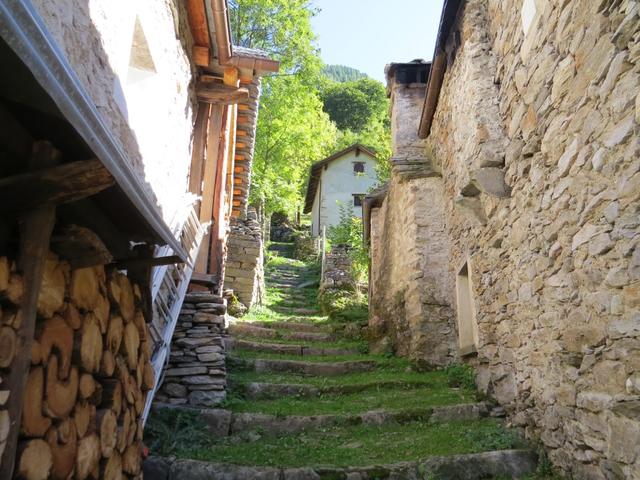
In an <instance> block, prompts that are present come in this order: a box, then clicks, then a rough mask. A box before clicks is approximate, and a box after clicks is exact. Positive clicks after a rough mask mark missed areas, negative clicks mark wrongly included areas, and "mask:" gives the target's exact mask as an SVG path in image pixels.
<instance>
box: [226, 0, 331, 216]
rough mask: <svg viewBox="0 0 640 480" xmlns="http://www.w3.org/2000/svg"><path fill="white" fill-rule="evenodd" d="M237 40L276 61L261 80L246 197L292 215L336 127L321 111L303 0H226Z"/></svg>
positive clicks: (308, 11) (318, 70) (309, 13)
mask: <svg viewBox="0 0 640 480" xmlns="http://www.w3.org/2000/svg"><path fill="white" fill-rule="evenodd" d="M229 6H230V8H231V9H232V14H231V16H230V17H231V20H230V21H231V29H232V35H233V40H234V42H235V43H236V44H238V45H241V46H243V47H248V48H258V49H261V50H264V51H265V52H267V53H268V54H269V55H270V56H271V57H273V58H276V59H278V60H280V62H281V69H280V73H279V74H276V75H273V76H268V77H265V78H264V79H263V82H262V98H261V100H260V112H259V115H258V127H257V135H256V146H255V153H254V159H253V171H252V181H251V191H250V200H251V202H252V203H253V204H254V205H258V206H260V207H262V208H264V213H265V214H266V215H265V216H266V217H267V218H268V217H269V216H270V214H271V213H273V212H275V211H285V212H287V213H288V214H289V215H291V216H293V214H294V213H295V212H296V211H298V210H299V209H300V207H301V206H302V195H303V191H304V185H305V180H306V174H307V171H308V169H309V166H310V164H311V163H312V162H314V161H316V160H317V159H319V158H323V157H324V156H326V155H328V153H329V152H330V151H331V149H332V148H333V146H334V145H335V141H336V134H337V132H336V128H335V126H334V125H333V124H332V123H331V121H330V120H329V117H328V116H327V114H326V113H324V112H323V110H322V101H321V100H320V97H319V93H318V85H319V84H320V82H321V76H322V62H321V60H320V57H319V55H318V49H317V47H316V44H315V37H314V34H313V31H312V29H311V18H312V17H313V15H315V14H316V12H317V10H316V9H315V8H313V7H312V5H311V2H309V1H307V0H231V1H230V2H229Z"/></svg>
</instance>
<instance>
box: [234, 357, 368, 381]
mask: <svg viewBox="0 0 640 480" xmlns="http://www.w3.org/2000/svg"><path fill="white" fill-rule="evenodd" d="M227 360H228V361H229V362H230V364H232V363H235V364H237V365H241V366H244V367H245V368H251V369H253V370H254V371H255V372H257V373H298V374H301V375H317V376H323V375H324V376H327V377H332V376H337V375H344V374H346V373H358V372H369V371H371V370H373V369H374V368H376V366H377V362H375V361H373V360H353V361H348V362H303V361H299V360H271V359H261V358H258V359H239V358H237V357H233V356H228V357H227Z"/></svg>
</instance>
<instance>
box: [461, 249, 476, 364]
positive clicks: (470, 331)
mask: <svg viewBox="0 0 640 480" xmlns="http://www.w3.org/2000/svg"><path fill="white" fill-rule="evenodd" d="M469 273H470V269H469V261H468V260H467V261H466V262H465V263H464V265H463V266H462V268H461V269H460V271H459V273H458V276H457V277H456V297H457V307H458V339H459V345H460V355H469V354H471V353H475V352H477V345H478V325H477V323H476V311H475V305H474V300H473V286H472V284H471V276H470V274H469Z"/></svg>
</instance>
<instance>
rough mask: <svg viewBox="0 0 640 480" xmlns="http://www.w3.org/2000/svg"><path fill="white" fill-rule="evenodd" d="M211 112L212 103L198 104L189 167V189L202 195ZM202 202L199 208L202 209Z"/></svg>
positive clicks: (195, 193)
mask: <svg viewBox="0 0 640 480" xmlns="http://www.w3.org/2000/svg"><path fill="white" fill-rule="evenodd" d="M210 114H211V105H209V104H208V103H205V102H200V103H199V104H198V113H197V114H196V124H195V127H194V129H193V149H192V152H191V168H190V169H189V191H190V192H191V193H193V194H194V195H197V196H201V195H202V176H203V174H204V160H205V149H206V148H207V125H209V116H210ZM199 203H200V202H198V208H197V209H196V211H198V213H199V210H200V205H199Z"/></svg>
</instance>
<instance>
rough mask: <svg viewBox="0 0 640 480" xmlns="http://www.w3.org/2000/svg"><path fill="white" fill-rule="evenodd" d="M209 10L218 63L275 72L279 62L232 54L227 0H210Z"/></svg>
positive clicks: (278, 67)
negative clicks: (214, 34) (214, 35)
mask: <svg viewBox="0 0 640 480" xmlns="http://www.w3.org/2000/svg"><path fill="white" fill-rule="evenodd" d="M211 10H212V11H213V24H214V28H215V29H216V32H215V33H216V48H217V50H218V52H217V54H218V62H219V63H220V65H222V66H232V67H237V68H246V69H249V70H258V71H267V72H277V71H278V70H279V69H280V62H278V61H276V60H271V59H269V58H261V57H249V56H247V57H239V56H234V55H233V46H232V44H231V27H230V25H229V11H228V8H227V0H211Z"/></svg>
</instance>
